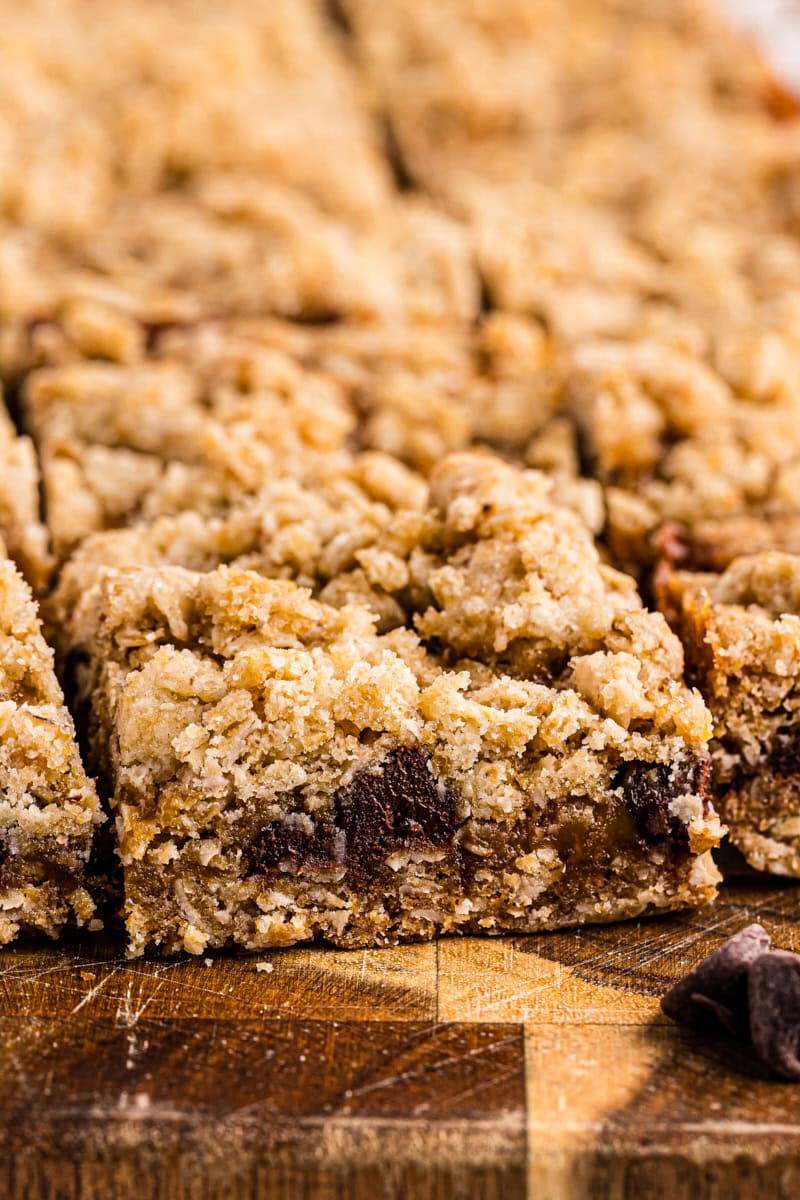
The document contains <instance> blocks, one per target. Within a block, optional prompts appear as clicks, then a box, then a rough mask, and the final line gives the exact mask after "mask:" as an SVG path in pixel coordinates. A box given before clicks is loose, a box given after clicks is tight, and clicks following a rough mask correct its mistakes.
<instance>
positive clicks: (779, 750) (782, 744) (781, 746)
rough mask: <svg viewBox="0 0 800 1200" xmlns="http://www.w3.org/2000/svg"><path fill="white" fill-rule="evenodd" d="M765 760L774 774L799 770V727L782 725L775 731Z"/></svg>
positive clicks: (793, 772)
mask: <svg viewBox="0 0 800 1200" xmlns="http://www.w3.org/2000/svg"><path fill="white" fill-rule="evenodd" d="M767 761H768V763H769V765H770V767H771V768H772V770H773V771H774V772H775V774H776V775H797V774H798V772H800V727H798V726H792V725H783V726H781V728H780V729H778V730H777V731H776V733H775V737H774V738H773V739H772V749H771V750H770V752H769V756H768V759H767Z"/></svg>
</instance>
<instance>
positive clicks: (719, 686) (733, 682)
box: [657, 552, 800, 876]
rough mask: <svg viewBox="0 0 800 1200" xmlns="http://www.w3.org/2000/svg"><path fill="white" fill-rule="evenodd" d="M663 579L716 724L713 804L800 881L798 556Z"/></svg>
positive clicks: (741, 844) (734, 836)
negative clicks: (798, 876)
mask: <svg viewBox="0 0 800 1200" xmlns="http://www.w3.org/2000/svg"><path fill="white" fill-rule="evenodd" d="M657 578H658V586H657V592H658V601H659V604H660V606H661V607H662V609H663V610H664V611H665V612H667V613H668V615H669V617H670V619H671V620H672V621H673V622H674V624H675V628H676V629H677V631H678V633H679V635H680V637H681V639H682V641H683V644H684V648H685V652H686V665H687V673H688V675H689V678H690V679H691V680H692V681H693V682H695V683H696V684H697V686H698V687H699V688H700V690H701V691H702V693H703V696H704V697H705V700H706V703H707V704H708V706H709V708H710V710H711V714H712V717H713V721H714V735H713V739H712V741H711V755H712V764H713V781H714V795H715V803H716V805H717V808H718V810H719V813H720V816H721V817H722V819H723V821H724V822H725V823H726V824H727V826H728V828H729V832H730V837H731V840H732V842H733V843H734V845H735V846H737V847H738V848H739V850H741V852H742V854H744V856H745V858H746V859H747V860H748V862H749V863H751V865H752V866H754V867H756V868H758V869H759V870H762V871H770V872H771V873H773V874H775V875H795V876H797V875H800V782H799V781H798V767H800V557H797V556H795V555H791V554H782V553H777V552H772V553H764V554H754V555H748V556H745V557H742V558H738V559H736V560H735V561H733V562H732V563H731V564H730V565H729V566H728V567H727V569H726V570H725V571H724V572H723V573H722V574H721V575H713V574H707V573H699V572H689V571H674V570H671V569H670V568H669V567H663V568H661V569H660V571H659V573H658V577H657Z"/></svg>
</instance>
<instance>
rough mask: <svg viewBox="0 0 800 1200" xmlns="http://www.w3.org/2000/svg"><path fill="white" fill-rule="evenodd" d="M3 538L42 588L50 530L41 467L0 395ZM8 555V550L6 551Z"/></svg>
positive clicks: (0, 519) (0, 532)
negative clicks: (43, 514)
mask: <svg viewBox="0 0 800 1200" xmlns="http://www.w3.org/2000/svg"><path fill="white" fill-rule="evenodd" d="M0 541H5V544H6V547H7V550H8V554H9V555H10V556H11V558H13V559H14V560H15V561H16V563H17V566H18V567H19V568H20V570H21V571H22V572H23V574H24V575H25V578H26V579H27V580H28V583H30V584H31V586H32V587H34V588H36V589H38V588H40V587H42V586H43V585H44V583H45V582H46V580H47V578H48V575H49V573H50V567H51V561H50V553H49V549H48V537H47V530H46V529H45V527H44V525H43V524H42V522H41V520H40V517H39V467H38V464H37V462H36V453H35V451H34V449H33V445H32V443H31V441H30V439H29V438H27V437H18V436H17V433H16V430H15V429H14V426H13V424H12V423H11V418H10V417H9V415H8V412H7V411H6V409H5V407H4V405H3V400H2V397H0ZM3 557H5V553H4V555H3Z"/></svg>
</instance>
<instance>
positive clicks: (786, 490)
mask: <svg viewBox="0 0 800 1200" xmlns="http://www.w3.org/2000/svg"><path fill="white" fill-rule="evenodd" d="M745 348H747V349H748V350H750V351H751V352H752V357H751V359H750V366H749V369H748V370H747V371H745V370H743V369H742V364H741V362H739V361H737V362H733V361H729V360H727V359H725V358H724V357H722V356H721V353H720V350H719V348H717V352H716V354H715V355H714V357H713V358H711V359H710V358H709V355H707V354H705V353H704V354H699V353H697V352H696V351H692V350H691V349H690V348H688V347H686V346H681V345H671V344H668V343H666V342H664V341H661V340H659V339H658V338H649V339H648V338H644V339H641V340H638V341H634V342H631V343H627V344H625V343H613V342H587V343H586V344H584V345H582V346H580V347H578V348H577V349H576V350H575V352H574V355H573V356H572V361H571V364H570V367H569V370H568V371H567V372H566V374H565V379H564V384H563V405H564V409H565V411H566V412H568V413H569V414H570V415H571V418H572V419H573V420H574V422H575V424H576V426H577V429H578V432H579V436H580V440H581V444H582V446H583V449H584V454H585V458H586V461H587V464H588V466H589V469H590V470H591V472H592V474H594V475H595V476H596V478H598V479H599V480H600V481H601V483H603V485H604V487H605V499H606V506H607V536H608V542H609V546H610V549H611V552H612V555H613V557H614V560H615V562H616V563H617V564H618V565H620V566H622V567H624V568H626V569H628V570H631V571H633V572H634V573H637V572H645V573H646V572H647V571H648V570H649V567H650V566H651V565H652V563H653V562H654V561H655V559H656V558H658V557H660V556H661V555H662V554H665V553H666V555H667V556H668V557H670V558H673V559H675V560H676V561H680V560H682V559H684V560H686V561H688V562H692V561H697V562H698V563H699V564H702V565H705V562H709V561H710V562H711V563H714V562H715V561H718V562H720V565H723V566H724V565H725V560H726V556H728V558H727V560H728V561H729V560H730V556H732V553H733V552H735V550H736V547H737V545H740V544H742V543H741V541H740V539H741V537H742V535H743V533H744V531H745V530H747V529H750V530H757V532H758V538H759V540H758V543H757V544H758V545H760V546H763V547H765V548H773V543H772V542H771V540H770V539H771V537H772V536H774V537H775V538H776V542H775V543H774V545H775V546H779V545H783V546H785V547H786V548H788V549H792V548H793V544H794V538H795V536H796V535H795V533H794V532H793V530H794V526H795V522H796V514H797V512H798V505H797V489H798V481H800V433H799V432H798V431H799V430H800V424H799V423H798V418H800V408H798V403H797V394H798V393H797V391H796V390H795V388H794V386H793V380H794V378H795V375H796V371H797V365H798V364H796V363H792V360H791V357H789V358H788V359H787V353H788V352H789V348H788V347H785V346H784V343H783V341H782V340H781V339H779V338H770V336H769V334H768V333H767V332H765V334H764V336H763V337H762V338H760V339H759V338H756V337H755V336H751V337H749V338H748V337H745V336H744V335H743V336H742V343H741V349H742V351H743V352H744V350H745ZM776 352H777V355H776ZM771 530H772V531H773V533H771V532H770V531H771ZM717 543H719V544H717ZM695 547H696V548H695ZM742 549H745V550H746V549H747V547H746V544H744V545H742ZM738 552H739V553H741V552H742V551H741V550H739V551H738Z"/></svg>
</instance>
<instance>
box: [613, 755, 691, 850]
mask: <svg viewBox="0 0 800 1200" xmlns="http://www.w3.org/2000/svg"><path fill="white" fill-rule="evenodd" d="M708 770H709V768H708V763H707V761H705V760H702V761H698V762H696V763H694V764H692V765H691V766H688V767H687V766H685V765H681V766H678V767H676V766H674V765H672V764H669V763H648V762H639V761H634V762H627V763H623V764H622V766H621V767H620V768H619V770H618V771H617V772H616V774H615V776H614V778H613V780H612V784H611V785H612V787H614V788H621V789H622V798H623V800H624V802H625V806H626V807H627V809H628V812H629V813H630V814H631V816H632V817H633V822H634V825H635V827H636V835H637V838H638V840H639V843H640V845H641V846H642V847H643V848H645V849H648V850H658V851H660V852H661V853H664V854H668V855H670V856H671V857H673V858H679V857H683V856H685V855H687V854H688V852H689V831H688V830H687V828H686V826H685V825H684V823H683V821H681V820H680V819H679V818H678V817H676V816H675V815H674V814H673V813H671V812H670V809H669V805H670V801H672V800H675V799H676V798H677V797H678V796H684V795H686V794H687V793H697V792H699V793H700V795H701V796H702V797H703V800H704V802H705V800H706V791H707V787H708Z"/></svg>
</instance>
